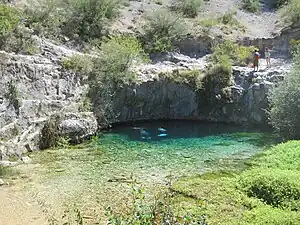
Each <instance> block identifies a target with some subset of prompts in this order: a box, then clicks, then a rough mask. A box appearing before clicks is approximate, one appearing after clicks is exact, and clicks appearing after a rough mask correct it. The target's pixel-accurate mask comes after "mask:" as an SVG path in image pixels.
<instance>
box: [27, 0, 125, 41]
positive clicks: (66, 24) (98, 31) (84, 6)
mask: <svg viewBox="0 0 300 225" xmlns="http://www.w3.org/2000/svg"><path fill="white" fill-rule="evenodd" d="M119 2H120V1H119V0H88V1H86V0H71V1H63V0H52V1H46V0H43V1H39V2H36V1H32V2H31V3H30V4H28V5H27V6H26V8H25V15H26V17H27V25H28V26H29V27H31V28H33V29H34V30H35V32H36V33H38V34H41V35H45V36H49V37H51V38H57V39H59V40H64V39H63V36H66V37H68V38H69V39H71V40H75V41H78V42H80V43H81V42H88V41H89V40H93V39H96V38H102V37H103V36H104V35H107V32H108V25H109V23H110V22H111V21H112V20H113V19H115V18H116V17H117V15H118V9H119V5H120V4H119Z"/></svg>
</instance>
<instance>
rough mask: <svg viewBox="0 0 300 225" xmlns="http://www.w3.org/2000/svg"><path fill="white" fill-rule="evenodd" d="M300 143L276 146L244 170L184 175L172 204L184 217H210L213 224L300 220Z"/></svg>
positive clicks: (176, 186) (281, 222) (178, 184)
mask: <svg viewBox="0 0 300 225" xmlns="http://www.w3.org/2000/svg"><path fill="white" fill-rule="evenodd" d="M299 146H300V143H299V141H290V142H287V143H284V144H280V145H278V146H276V147H273V148H272V149H270V150H268V151H266V152H265V153H263V154H261V155H260V156H259V157H257V158H255V159H253V160H252V162H251V164H252V167H250V168H249V169H247V170H246V171H245V172H242V173H240V174H233V173H224V172H220V173H217V172H216V173H212V174H204V175H202V176H198V177H187V178H182V179H180V180H179V181H178V182H176V183H175V184H174V185H173V191H174V192H175V193H176V194H175V196H174V197H173V204H174V205H175V207H177V210H178V211H179V212H180V214H179V215H183V214H184V212H186V211H189V212H191V213H192V214H193V215H195V216H198V215H206V217H207V223H208V224H237V223H238V224H245V225H246V224H248V225H252V224H253V225H260V224H278V225H279V224H291V225H293V224H295V225H296V224H299V223H300V215H299V213H298V212H297V211H298V210H299V206H300V205H299V204H300V186H299V177H300V173H299V165H298V164H297V161H298V160H299V159H300V148H299ZM296 164H297V165H296Z"/></svg>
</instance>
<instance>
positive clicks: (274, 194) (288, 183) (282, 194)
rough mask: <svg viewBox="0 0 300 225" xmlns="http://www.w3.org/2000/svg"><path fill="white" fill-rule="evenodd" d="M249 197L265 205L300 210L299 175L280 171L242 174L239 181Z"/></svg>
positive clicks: (256, 170) (294, 172) (259, 170)
mask: <svg viewBox="0 0 300 225" xmlns="http://www.w3.org/2000/svg"><path fill="white" fill-rule="evenodd" d="M239 183H240V185H241V188H242V189H243V191H245V192H246V193H247V195H248V196H249V197H255V198H258V199H261V200H262V201H264V202H265V203H266V204H268V205H271V206H274V207H279V208H290V209H291V210H296V211H299V210H300V173H299V172H296V171H291V170H281V169H264V170H261V168H259V169H253V170H249V171H247V172H245V173H243V174H242V176H241V179H240V181H239Z"/></svg>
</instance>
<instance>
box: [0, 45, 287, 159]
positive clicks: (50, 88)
mask: <svg viewBox="0 0 300 225" xmlns="http://www.w3.org/2000/svg"><path fill="white" fill-rule="evenodd" d="M39 42H40V46H41V53H40V54H38V55H35V56H22V55H15V54H8V53H5V52H0V60H1V63H0V64H1V70H0V72H1V74H0V77H1V79H0V160H1V159H5V158H6V157H7V156H9V155H12V154H13V155H19V156H21V155H22V154H23V153H25V152H28V151H34V150H38V149H39V144H40V140H41V139H40V134H41V130H42V128H43V127H44V125H45V123H46V122H47V121H49V118H50V117H51V115H53V114H55V115H58V117H59V119H58V120H57V128H58V132H59V134H60V135H61V136H63V137H66V138H69V139H70V140H71V141H73V142H78V141H80V140H82V139H85V138H87V137H89V136H91V135H94V134H95V133H96V132H97V120H96V118H95V116H94V115H93V113H91V112H81V110H80V108H79V105H80V104H81V101H82V97H83V96H84V95H85V93H86V92H87V89H88V84H87V76H85V75H78V74H76V73H73V72H70V71H66V70H64V69H63V68H62V66H61V59H62V58H63V57H68V56H71V55H73V54H74V53H77V54H78V52H74V51H71V50H69V49H66V48H63V47H61V46H56V45H54V44H52V43H50V42H47V41H45V40H39ZM262 61H264V60H262ZM272 63H273V64H272V65H273V68H272V69H269V70H267V71H264V70H262V71H260V72H256V73H253V72H252V69H251V68H243V67H234V68H233V77H232V80H233V84H232V86H230V87H228V90H227V91H228V93H229V95H228V99H226V101H224V99H219V98H218V95H219V93H218V92H217V91H216V92H215V93H213V94H215V95H216V100H215V101H214V102H213V103H212V102H208V101H207V99H206V97H205V93H203V92H201V91H200V92H199V91H195V90H194V89H192V88H191V87H190V86H188V85H185V84H180V83H176V82H174V81H172V80H170V79H159V78H158V77H159V76H158V74H160V73H165V72H172V71H174V70H200V69H201V70H202V69H204V68H205V65H206V57H205V56H204V57H202V58H190V57H188V56H186V55H182V54H168V55H166V56H164V59H163V61H162V60H160V61H158V62H156V63H154V64H148V65H142V66H139V67H137V68H134V69H135V70H136V72H137V73H138V74H139V77H140V80H141V84H140V85H134V86H131V87H126V88H124V89H122V90H121V91H120V92H118V95H117V96H116V98H115V99H114V106H115V110H116V113H117V114H118V118H117V120H116V121H115V122H128V121H135V120H154V119H195V120H211V121H216V122H218V121H219V122H229V123H238V124H245V123H256V124H265V123H266V116H265V111H264V109H265V108H266V107H267V98H266V97H267V94H268V92H269V90H270V88H271V87H272V86H273V85H274V84H275V83H276V82H277V81H279V80H282V79H283V77H284V74H285V73H286V72H288V71H289V69H290V63H289V62H285V61H282V60H273V62H272ZM10 92H16V93H10ZM9 94H12V95H9ZM9 96H10V97H9ZM14 98H15V100H17V101H14ZM95 111H97V109H95ZM97 119H98V120H101V118H97Z"/></svg>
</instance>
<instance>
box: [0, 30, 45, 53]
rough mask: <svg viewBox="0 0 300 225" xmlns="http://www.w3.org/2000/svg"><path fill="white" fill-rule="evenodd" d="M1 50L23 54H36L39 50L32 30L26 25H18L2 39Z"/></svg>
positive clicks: (0, 42)
mask: <svg viewBox="0 0 300 225" xmlns="http://www.w3.org/2000/svg"><path fill="white" fill-rule="evenodd" d="M0 44H1V47H0V49H1V50H4V51H6V52H15V53H21V54H30V55H33V54H36V53H37V52H39V48H38V47H37V43H36V41H35V40H34V39H33V38H32V34H31V32H30V31H29V30H28V29H26V28H25V27H24V26H19V27H16V28H15V29H14V30H13V31H11V32H10V33H8V34H7V35H5V37H2V39H1V40H0Z"/></svg>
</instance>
